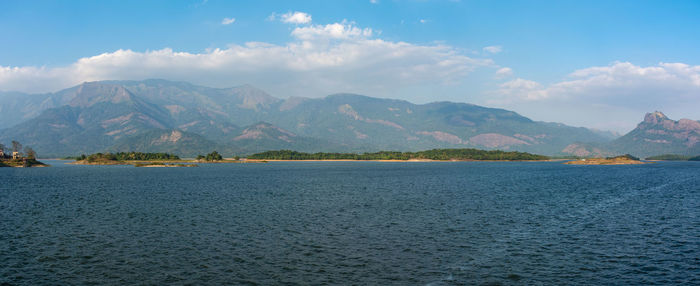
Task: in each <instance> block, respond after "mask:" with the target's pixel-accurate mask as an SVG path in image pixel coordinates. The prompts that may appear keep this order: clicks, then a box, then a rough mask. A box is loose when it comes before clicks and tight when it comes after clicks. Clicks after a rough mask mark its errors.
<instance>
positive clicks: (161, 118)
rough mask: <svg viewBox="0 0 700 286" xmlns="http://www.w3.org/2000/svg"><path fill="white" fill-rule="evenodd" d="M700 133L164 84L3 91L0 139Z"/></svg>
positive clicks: (193, 144) (656, 150) (234, 140)
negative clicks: (622, 129) (619, 130)
mask: <svg viewBox="0 0 700 286" xmlns="http://www.w3.org/2000/svg"><path fill="white" fill-rule="evenodd" d="M698 126H700V122H698V121H693V120H687V119H682V120H680V121H678V122H676V121H672V120H670V119H668V118H666V116H664V115H663V114H661V113H658V112H657V113H652V114H651V115H647V118H645V120H644V122H642V123H640V125H639V126H638V127H637V129H635V130H633V131H632V132H630V133H629V134H626V135H624V136H622V137H619V136H617V135H616V134H614V133H612V132H604V131H597V130H592V129H587V128H583V127H572V126H567V125H564V124H561V123H550V122H540V121H533V120H531V119H529V118H526V117H524V116H521V115H519V114H517V113H515V112H512V111H508V110H503V109H496V108H488V107H482V106H477V105H473V104H466V103H454V102H433V103H428V104H413V103H410V102H408V101H403V100H395V99H381V98H373V97H367V96H362V95H356V94H334V95H329V96H327V97H324V98H303V97H290V98H286V99H280V98H276V97H273V96H271V95H269V94H267V93H265V92H264V91H262V90H260V89H257V88H255V87H253V86H250V85H244V86H239V87H233V88H209V87H203V86H197V85H193V84H190V83H186V82H173V81H166V80H144V81H100V82H87V83H83V84H80V85H78V86H75V87H72V88H68V89H65V90H61V91H58V92H55V93H46V94H23V93H17V92H6V93H0V128H3V129H2V130H0V142H9V141H10V140H18V141H20V142H22V143H23V144H24V145H25V146H31V147H33V148H34V150H36V151H37V152H38V153H39V154H40V155H42V156H68V155H77V154H81V153H93V152H103V151H132V150H133V151H142V152H172V153H176V154H179V155H183V156H191V155H196V154H202V153H206V152H210V151H211V150H218V151H219V152H221V153H224V154H225V155H234V154H235V155H245V154H251V153H255V152H260V151H265V150H272V149H293V150H298V151H304V152H320V151H323V152H370V151H380V150H396V151H418V150H425V149H432V148H467V147H468V148H480V149H501V150H517V151H525V152H533V153H539V154H545V155H567V154H569V155H570V154H574V155H581V156H590V155H605V154H611V153H633V154H635V155H639V156H646V155H656V154H660V153H672V152H677V153H683V154H688V153H692V152H696V151H698V148H699V147H700V144H698V138H699V135H698V134H699V133H698V132H700V131H699V130H700V129H699V128H698Z"/></svg>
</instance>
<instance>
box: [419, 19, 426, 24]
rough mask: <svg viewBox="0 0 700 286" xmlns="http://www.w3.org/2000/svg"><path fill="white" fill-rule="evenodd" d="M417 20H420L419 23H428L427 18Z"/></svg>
mask: <svg viewBox="0 0 700 286" xmlns="http://www.w3.org/2000/svg"><path fill="white" fill-rule="evenodd" d="M419 22H420V23H421V24H425V23H428V20H426V19H420V20H419Z"/></svg>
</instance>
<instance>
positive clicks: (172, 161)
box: [69, 151, 260, 168]
mask: <svg viewBox="0 0 700 286" xmlns="http://www.w3.org/2000/svg"><path fill="white" fill-rule="evenodd" d="M71 159H75V162H72V163H69V164H75V165H133V166H134V167H151V168H153V167H198V166H199V165H197V164H195V163H260V162H257V161H246V160H240V158H239V157H237V156H236V157H234V158H232V159H225V158H223V157H222V156H221V154H219V153H218V152H216V151H213V152H211V153H209V154H207V155H206V156H205V155H199V156H197V158H196V159H194V160H185V159H181V158H180V157H179V156H177V155H174V154H169V153H143V152H118V153H109V152H107V153H95V154H91V155H84V154H83V155H80V156H78V157H73V158H71Z"/></svg>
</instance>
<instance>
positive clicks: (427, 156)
mask: <svg viewBox="0 0 700 286" xmlns="http://www.w3.org/2000/svg"><path fill="white" fill-rule="evenodd" d="M247 160H249V161H250V160H266V161H545V160H549V157H547V156H542V155H536V154H530V153H525V152H515V151H508V152H506V151H501V150H479V149H471V148H464V149H432V150H427V151H419V152H398V151H380V152H374V153H362V154H356V153H322V152H319V153H304V152H297V151H292V150H278V151H267V152H262V153H257V154H253V155H250V156H248V157H247Z"/></svg>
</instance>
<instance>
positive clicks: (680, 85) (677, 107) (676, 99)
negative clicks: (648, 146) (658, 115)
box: [489, 62, 700, 131]
mask: <svg viewBox="0 0 700 286" xmlns="http://www.w3.org/2000/svg"><path fill="white" fill-rule="evenodd" d="M489 103H491V104H494V105H500V106H504V107H515V106H517V107H519V108H524V107H526V106H528V105H529V106H532V110H533V113H534V112H535V111H534V110H536V109H539V110H540V113H548V114H555V113H552V112H548V111H544V112H542V110H547V109H558V110H561V111H562V113H565V114H568V117H569V118H572V117H577V118H581V119H584V120H582V121H580V122H575V123H573V124H584V123H586V122H588V124H586V125H588V126H591V122H593V127H597V128H602V129H606V126H610V129H616V130H621V131H626V130H629V129H631V128H633V127H634V125H635V124H636V122H638V121H639V120H640V119H641V117H642V116H643V114H644V113H645V112H651V111H654V110H662V111H664V112H666V113H669V115H670V116H672V117H675V118H676V119H679V118H680V117H688V118H691V119H695V120H698V119H700V117H698V114H700V113H699V112H698V111H697V110H700V66H692V65H688V64H684V63H659V64H657V65H654V66H646V67H645V66H638V65H634V64H632V63H629V62H615V63H612V64H610V65H608V66H596V67H590V68H585V69H580V70H576V71H574V72H572V73H571V74H569V75H568V77H567V78H566V79H564V80H562V81H559V82H554V83H551V84H542V83H539V82H536V81H532V80H527V79H522V78H517V79H514V80H510V81H507V82H505V83H502V84H501V85H500V87H499V89H498V90H497V91H496V92H494V95H493V98H492V99H491V100H490V101H489ZM577 112H578V113H581V114H580V116H576V113H577ZM618 115H619V116H618ZM622 115H624V116H625V117H627V118H626V119H625V118H623V117H622ZM596 117H597V119H596ZM564 118H565V117H564ZM596 120H597V122H596ZM611 121H612V122H613V123H610V122H611Z"/></svg>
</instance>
